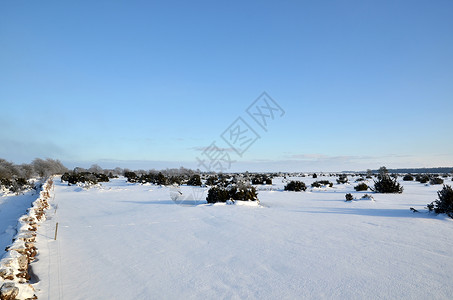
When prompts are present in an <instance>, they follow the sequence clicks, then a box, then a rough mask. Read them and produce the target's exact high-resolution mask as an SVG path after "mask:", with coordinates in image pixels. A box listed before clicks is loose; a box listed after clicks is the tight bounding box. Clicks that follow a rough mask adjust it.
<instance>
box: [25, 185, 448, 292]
mask: <svg viewBox="0 0 453 300" xmlns="http://www.w3.org/2000/svg"><path fill="white" fill-rule="evenodd" d="M291 179H297V180H302V181H304V182H305V183H306V184H307V186H308V187H309V186H310V184H311V183H312V182H313V181H315V180H330V181H332V182H333V183H334V186H333V187H332V188H321V189H319V188H316V189H311V188H310V187H309V188H308V189H307V191H306V192H288V191H283V186H284V184H285V183H284V182H283V181H285V180H283V179H282V178H274V185H273V186H272V187H266V186H259V187H258V190H259V195H258V197H259V199H260V204H259V205H257V204H256V203H249V202H246V203H240V202H239V201H236V202H235V204H234V205H228V204H214V205H211V204H206V201H203V200H198V199H199V198H197V199H190V195H198V196H200V195H201V197H205V195H206V189H205V188H192V187H187V186H181V187H180V188H178V189H179V191H180V192H181V193H182V197H181V199H185V200H183V201H180V200H175V201H173V200H172V197H174V195H175V188H174V187H161V186H154V185H139V184H129V183H126V181H125V179H124V178H119V179H114V180H112V181H111V182H109V183H103V184H102V185H100V186H97V187H92V188H89V189H86V188H82V187H79V186H68V185H66V184H64V183H60V180H59V179H56V180H55V190H54V192H53V193H54V194H52V195H51V199H52V200H51V201H50V204H51V206H52V208H51V209H50V210H48V211H47V220H46V221H45V222H44V223H42V224H41V226H40V227H39V229H38V237H37V244H36V245H37V248H38V251H39V253H38V256H37V258H38V260H37V261H35V262H33V263H32V267H33V271H34V273H35V274H36V275H37V276H38V277H39V282H38V283H36V284H34V288H35V290H36V292H37V296H38V298H39V299H162V298H164V299H181V298H184V299H186V298H187V299H200V298H208V299H219V298H226V299H243V298H251V299H276V298H278V299H296V298H297V299H365V298H373V299H394V298H398V299H427V298H429V299H451V295H453V286H452V285H451V282H453V272H452V271H453V240H452V239H451V236H452V233H453V220H452V219H450V218H448V217H446V216H444V215H438V216H436V215H434V214H428V213H426V209H424V207H425V206H426V204H427V203H430V202H431V201H433V200H435V199H436V197H437V194H436V192H437V190H439V189H441V188H442V186H441V185H436V186H430V185H428V186H425V185H423V184H420V183H418V182H401V183H402V184H403V185H404V192H403V193H402V194H373V197H374V201H372V200H370V199H360V198H361V197H362V196H363V195H364V194H366V193H368V194H370V191H367V192H356V191H355V190H354V189H353V187H354V185H357V183H351V184H343V185H338V184H336V182H335V178H334V177H318V178H317V179H312V178H308V177H305V178H288V180H291ZM350 180H351V178H350ZM449 180H451V179H449ZM368 183H370V181H368ZM346 193H352V194H353V195H354V197H355V198H356V199H355V200H354V201H350V202H346V201H345V194H346ZM203 195H204V196H203ZM53 196H54V197H53ZM187 197H189V198H187ZM201 197H200V198H201ZM175 202H177V203H179V204H180V205H177V204H175ZM241 204H242V205H241ZM409 207H414V208H415V209H417V210H419V211H420V213H413V212H411V211H410V210H409ZM57 222H58V223H59V227H58V236H57V240H56V241H55V240H54V236H55V225H56V223H57Z"/></svg>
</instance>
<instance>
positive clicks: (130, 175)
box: [124, 171, 138, 183]
mask: <svg viewBox="0 0 453 300" xmlns="http://www.w3.org/2000/svg"><path fill="white" fill-rule="evenodd" d="M124 177H126V178H127V181H129V182H132V183H134V182H137V179H138V176H137V174H136V173H135V172H131V171H126V172H124Z"/></svg>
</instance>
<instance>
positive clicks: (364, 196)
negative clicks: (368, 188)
mask: <svg viewBox="0 0 453 300" xmlns="http://www.w3.org/2000/svg"><path fill="white" fill-rule="evenodd" d="M360 199H367V200H373V201H374V198H373V196H371V195H368V194H365V195H363V196H362V197H361V198H360Z"/></svg>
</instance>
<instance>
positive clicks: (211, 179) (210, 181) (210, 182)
mask: <svg viewBox="0 0 453 300" xmlns="http://www.w3.org/2000/svg"><path fill="white" fill-rule="evenodd" d="M216 184H217V177H215V176H209V177H208V179H206V185H210V186H213V185H216Z"/></svg>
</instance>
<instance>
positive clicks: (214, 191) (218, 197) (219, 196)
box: [206, 186, 230, 203]
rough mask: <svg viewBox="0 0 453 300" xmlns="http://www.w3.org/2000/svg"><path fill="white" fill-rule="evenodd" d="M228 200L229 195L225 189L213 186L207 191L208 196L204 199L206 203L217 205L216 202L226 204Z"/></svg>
mask: <svg viewBox="0 0 453 300" xmlns="http://www.w3.org/2000/svg"><path fill="white" fill-rule="evenodd" d="M228 199H230V193H229V192H228V190H227V189H226V188H223V187H219V186H213V187H212V188H210V189H209V191H208V196H207V197H206V201H208V203H217V202H226V201H227V200H228Z"/></svg>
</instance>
